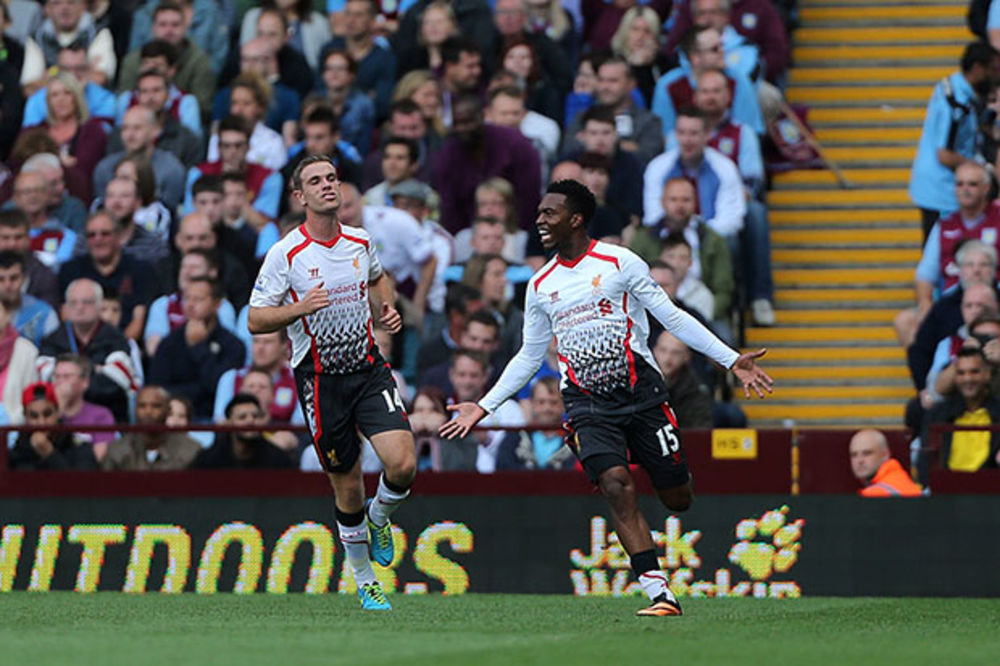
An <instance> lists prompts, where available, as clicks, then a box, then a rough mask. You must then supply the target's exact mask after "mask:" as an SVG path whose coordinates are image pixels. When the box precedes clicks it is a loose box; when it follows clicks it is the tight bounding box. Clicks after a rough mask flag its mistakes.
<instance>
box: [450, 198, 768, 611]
mask: <svg viewBox="0 0 1000 666" xmlns="http://www.w3.org/2000/svg"><path fill="white" fill-rule="evenodd" d="M595 207H596V203H595V201H594V196H593V195H592V194H591V193H590V191H589V190H588V189H587V188H586V187H584V186H583V185H582V184H580V183H578V182H577V181H574V180H561V181H558V182H556V183H553V184H551V185H549V187H548V189H547V190H546V194H545V196H544V197H543V198H542V202H541V204H539V206H538V220H537V226H538V231H539V233H540V235H541V239H542V245H543V246H544V247H545V248H546V249H553V248H554V249H555V250H556V255H555V257H553V258H552V259H551V260H550V261H549V262H548V263H546V264H545V265H544V266H542V268H541V269H540V270H539V271H538V272H537V273H535V275H534V276H533V277H532V278H531V280H530V282H529V283H528V290H527V296H526V298H525V313H524V336H523V337H524V342H523V344H522V346H521V349H520V350H519V351H518V352H517V355H515V356H514V358H513V359H511V361H510V363H508V365H507V368H506V369H505V370H504V372H503V374H502V375H501V376H500V379H498V380H497V383H496V385H495V386H494V387H493V388H492V389H491V390H490V391H489V392H488V393H487V394H486V395H485V396H484V397H483V398H482V399H480V400H479V402H463V403H460V404H458V405H453V406H451V407H449V409H450V410H452V411H454V412H456V414H457V415H456V418H455V419H454V420H452V421H450V422H448V423H446V424H444V425H443V426H441V429H440V432H441V434H442V435H443V436H446V437H464V436H465V435H466V434H468V432H469V430H470V429H471V428H472V427H473V426H475V425H476V424H477V423H478V422H479V421H480V419H482V418H483V417H485V416H486V415H487V414H489V413H490V412H492V411H493V410H494V409H496V408H497V406H498V405H500V404H502V403H503V402H504V401H505V400H507V399H508V398H510V397H511V396H513V395H514V394H515V393H517V391H518V390H520V389H521V387H522V386H524V385H525V383H527V382H528V380H529V379H531V377H532V376H534V374H535V372H536V371H537V370H538V368H539V366H541V364H542V361H543V360H544V359H545V353H546V350H547V349H548V346H549V342H550V341H551V340H552V336H553V335H555V337H556V345H557V352H558V358H559V366H560V367H559V369H560V372H561V374H562V379H561V384H560V386H561V389H562V394H563V399H564V402H565V405H566V414H567V429H568V431H569V434H570V436H569V437H568V438H567V442H568V443H569V445H570V447H571V448H572V449H573V451H574V453H576V455H577V457H579V459H580V461H581V463H582V465H583V469H584V471H585V472H586V473H587V476H588V477H589V478H590V480H591V482H592V483H594V484H596V485H597V486H598V487H599V488H600V490H601V493H602V494H603V495H604V497H605V498H607V500H608V503H609V504H610V505H611V514H612V518H613V521H614V526H615V531H616V532H617V533H618V538H619V540H620V541H621V544H622V547H623V548H624V549H625V551H626V552H627V553H628V554H629V557H630V561H631V565H632V569H633V570H634V571H635V574H636V576H637V577H638V579H639V583H640V584H641V585H642V588H643V590H645V592H646V594H648V595H649V598H650V601H651V605H650V606H649V607H648V608H643V609H641V610H639V612H638V615H642V616H670V615H680V614H681V607H680V604H679V603H678V601H677V599H676V597H675V596H674V595H673V593H672V592H671V591H670V587H669V586H668V584H667V575H666V574H665V573H664V572H663V571H662V570H661V569H660V566H659V563H658V562H657V558H656V553H655V551H654V549H653V539H652V535H651V534H650V530H649V524H648V523H647V522H646V518H645V517H644V516H643V515H642V513H640V511H639V508H638V504H637V502H636V489H635V483H634V481H633V479H632V475H631V474H630V473H629V468H628V465H629V460H631V461H632V462H634V463H638V464H639V465H641V466H642V467H643V468H644V469H645V470H646V472H647V473H648V474H649V477H650V480H651V481H652V483H653V488H655V489H656V493H657V495H658V496H659V498H660V501H662V502H663V503H664V504H665V505H666V507H667V508H668V509H671V510H673V511H684V510H686V509H687V508H688V507H689V506H690V505H691V500H692V494H691V476H690V474H689V473H688V468H687V462H686V460H685V456H684V451H683V449H682V448H681V442H680V433H679V432H678V429H677V420H676V419H675V418H674V414H673V412H672V411H671V410H670V406H669V405H668V404H667V389H666V386H665V384H664V381H663V376H662V375H661V374H660V372H659V370H658V369H657V365H656V361H655V360H654V358H653V355H652V354H651V353H650V351H649V348H648V347H647V345H646V338H647V337H648V335H649V323H648V321H647V319H646V310H649V311H650V312H651V313H652V314H653V316H654V317H656V319H657V320H659V321H660V323H662V324H663V325H664V326H665V327H666V329H667V330H668V331H670V332H671V333H673V334H674V335H675V336H677V337H678V338H680V339H681V340H683V341H684V342H685V343H686V344H687V345H688V346H689V347H692V348H693V349H696V350H698V351H700V352H702V353H703V354H705V355H706V356H708V357H709V358H712V359H714V360H715V361H717V362H718V363H720V364H722V365H723V366H724V367H726V368H729V369H730V370H732V371H733V373H735V375H736V377H737V378H739V380H740V381H741V382H743V386H744V391H745V392H746V394H747V396H749V395H750V390H751V389H753V390H754V392H756V393H757V395H759V396H760V397H764V392H767V393H770V392H771V385H772V381H771V378H770V377H768V375H767V374H766V373H765V372H764V371H763V370H761V369H760V368H759V367H757V364H756V363H755V359H757V358H760V357H761V356H763V355H764V353H765V351H766V350H763V349H761V350H759V351H756V352H753V353H749V354H743V355H740V354H739V353H738V352H736V351H734V350H732V349H730V348H729V347H728V346H726V345H725V344H724V343H723V342H722V341H721V340H719V339H718V338H717V337H715V335H713V334H712V333H711V332H710V331H709V330H708V329H706V328H705V327H704V326H702V325H701V324H699V323H698V322H697V321H696V320H695V319H694V318H692V317H691V316H690V315H688V314H687V313H685V312H684V311H682V310H681V309H680V308H678V307H676V306H675V305H674V304H673V303H671V301H670V298H669V297H668V296H667V294H666V292H664V291H663V290H662V289H661V288H660V287H659V286H658V285H657V284H656V282H654V281H653V279H652V278H651V277H650V275H649V267H648V266H647V265H646V264H645V263H644V262H643V261H642V260H641V259H639V258H638V257H637V256H636V255H634V254H633V253H632V252H630V251H629V250H627V249H625V248H623V247H619V246H616V245H609V244H607V243H601V242H597V241H594V240H591V239H590V238H589V237H588V236H587V227H588V225H589V223H590V220H591V218H592V217H593V215H594V209H595Z"/></svg>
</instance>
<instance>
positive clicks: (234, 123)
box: [219, 114, 250, 141]
mask: <svg viewBox="0 0 1000 666" xmlns="http://www.w3.org/2000/svg"><path fill="white" fill-rule="evenodd" d="M223 132H239V133H240V134H242V135H243V136H245V137H246V138H247V140H248V141H249V140H250V129H249V128H248V127H247V121H246V120H244V119H243V118H241V117H240V116H234V115H233V114H229V115H228V116H226V117H225V118H223V119H222V120H220V121H219V138H220V139H221V138H222V133H223Z"/></svg>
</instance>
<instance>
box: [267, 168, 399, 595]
mask: <svg viewBox="0 0 1000 666" xmlns="http://www.w3.org/2000/svg"><path fill="white" fill-rule="evenodd" d="M292 196H294V197H295V198H296V199H297V200H298V202H299V203H300V204H301V205H302V208H303V209H304V210H305V213H306V221H305V223H303V224H302V225H301V226H299V227H298V228H296V229H294V230H292V231H291V232H289V233H288V234H287V235H286V236H285V237H284V238H283V239H282V240H281V241H279V242H278V243H276V244H275V245H274V246H272V247H271V249H270V250H269V251H268V253H267V256H266V257H265V258H264V264H263V266H262V267H261V269H260V274H259V275H258V277H257V282H256V284H255V285H254V288H253V292H252V293H251V295H250V310H249V316H248V326H249V329H250V332H251V333H253V334H259V333H271V332H274V331H277V330H279V329H281V328H284V327H287V328H288V332H289V337H290V338H291V339H292V367H293V368H294V369H295V380H296V384H297V388H298V393H299V401H300V402H301V404H302V411H303V413H304V414H305V418H306V423H307V424H308V425H309V430H310V433H311V434H312V439H313V445H314V446H315V448H316V453H317V455H318V456H319V459H320V461H321V463H322V465H323V467H324V469H325V470H326V472H327V474H328V475H329V477H330V484H331V485H332V486H333V490H334V494H335V495H336V515H337V524H338V527H339V531H340V540H341V542H342V543H343V544H344V551H345V553H346V554H347V560H348V562H350V564H351V568H352V569H353V570H354V578H355V580H356V581H357V584H358V596H359V597H360V599H361V607H362V608H364V609H365V610H389V609H390V608H391V606H390V604H389V601H388V599H386V596H385V594H384V592H383V590H382V588H381V587H380V586H379V583H378V581H377V580H376V579H375V574H374V572H373V571H372V565H371V562H370V559H374V560H375V561H376V562H378V563H379V564H381V565H382V566H388V565H389V564H390V563H391V562H392V557H393V543H392V528H391V526H390V524H389V516H390V515H391V514H392V512H393V511H394V510H395V509H396V508H397V507H398V506H399V504H400V503H401V502H402V501H403V500H404V499H406V497H407V495H409V493H410V485H411V484H412V483H413V476H414V472H415V470H416V453H415V450H414V445H413V435H412V433H411V432H410V427H409V424H408V421H407V417H406V413H405V412H404V411H403V402H402V400H400V397H399V391H398V390H397V388H396V384H395V382H394V381H393V379H392V374H391V371H390V369H389V364H388V363H386V362H385V360H384V359H383V358H382V356H381V355H380V354H379V351H378V348H377V347H376V345H375V338H374V336H373V335H372V308H374V309H375V311H378V312H380V313H381V315H380V318H379V321H380V322H381V324H382V326H383V327H384V328H385V329H386V330H388V331H389V332H390V333H397V332H398V331H399V330H400V328H401V327H402V319H401V317H400V315H399V313H398V312H396V310H395V309H394V308H393V307H392V304H393V303H394V302H395V293H394V290H393V288H392V285H391V283H390V281H389V279H388V278H387V277H386V275H385V273H384V272H383V271H382V265H381V264H380V263H379V260H378V257H377V256H376V254H375V247H374V245H373V244H372V243H371V242H370V241H369V238H368V234H367V233H366V232H365V230H364V229H345V228H344V227H343V226H342V225H341V223H340V220H339V219H338V211H339V209H340V205H341V201H342V197H341V192H340V180H339V179H338V177H337V169H336V167H335V166H334V164H333V161H332V160H331V159H330V158H329V157H327V156H323V155H311V156H309V157H306V158H305V159H304V160H302V162H301V163H300V164H299V165H298V166H297V167H296V169H295V171H294V172H293V173H292ZM356 430H360V431H361V433H362V434H363V435H364V436H365V437H367V438H368V440H369V441H371V443H372V446H373V447H374V449H375V452H376V453H377V454H378V456H379V458H380V459H381V460H382V465H383V468H384V472H383V473H382V476H381V478H380V479H379V484H378V490H377V492H376V494H375V497H374V500H372V501H369V502H367V503H366V502H365V488H364V480H363V478H362V475H361V456H360V455H359V454H360V452H361V443H360V441H359V438H358V435H357V433H356Z"/></svg>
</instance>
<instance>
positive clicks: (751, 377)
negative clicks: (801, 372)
mask: <svg viewBox="0 0 1000 666" xmlns="http://www.w3.org/2000/svg"><path fill="white" fill-rule="evenodd" d="M766 353H767V350H766V349H758V350H757V351H755V352H747V353H746V354H742V355H740V357H739V358H738V359H736V363H733V367H732V371H733V374H734V375H736V378H737V379H739V380H740V382H741V383H742V384H743V393H744V395H746V397H748V398H749V397H750V389H753V391H754V393H756V394H757V397H758V398H763V397H766V396H765V395H764V393H765V392H766V393H771V392H772V390H773V389H772V387H773V386H774V380H773V379H771V378H770V377H769V376H768V374H767V373H766V372H764V371H763V370H761V369H760V367H759V366H758V365H757V363H756V360H757V359H758V358H760V357H761V356H763V355H764V354H766Z"/></svg>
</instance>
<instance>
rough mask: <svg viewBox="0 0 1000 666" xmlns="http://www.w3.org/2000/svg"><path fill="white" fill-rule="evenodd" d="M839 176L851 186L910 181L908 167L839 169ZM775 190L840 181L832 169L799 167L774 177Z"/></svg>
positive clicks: (897, 184)
mask: <svg viewBox="0 0 1000 666" xmlns="http://www.w3.org/2000/svg"><path fill="white" fill-rule="evenodd" d="M840 171H841V176H842V177H843V178H845V179H846V180H847V182H848V183H850V185H851V186H853V187H907V186H908V185H909V183H910V169H909V167H907V168H895V169H841V170H840ZM772 183H773V186H774V189H775V190H783V189H801V188H810V187H840V181H839V180H838V179H837V177H836V175H835V174H834V173H833V172H832V171H826V170H824V169H799V170H796V171H789V172H787V173H781V174H778V175H776V176H775V177H774V179H773V181H772Z"/></svg>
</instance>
